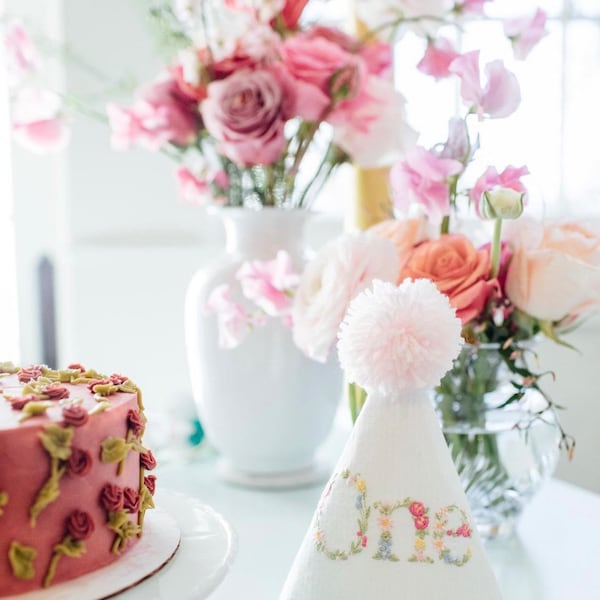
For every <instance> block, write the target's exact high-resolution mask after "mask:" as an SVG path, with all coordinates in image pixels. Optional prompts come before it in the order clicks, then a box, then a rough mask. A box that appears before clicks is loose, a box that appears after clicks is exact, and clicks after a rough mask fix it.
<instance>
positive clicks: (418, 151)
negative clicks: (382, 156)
mask: <svg viewBox="0 0 600 600" xmlns="http://www.w3.org/2000/svg"><path fill="white" fill-rule="evenodd" d="M462 170H463V165H462V164H461V163H460V162H458V161H457V160H454V159H452V158H440V157H439V156H437V155H436V154H435V153H434V152H431V151H429V150H426V149H425V148H423V147H422V146H416V147H415V148H413V149H412V150H410V151H409V152H407V153H406V158H405V159H404V160H403V161H401V162H399V163H396V164H395V165H394V166H393V167H392V170H391V171H390V184H391V186H392V192H393V196H394V204H395V205H396V207H397V208H398V209H400V210H402V211H404V212H406V211H407V210H408V208H409V207H410V205H411V204H412V203H415V202H416V203H418V204H421V205H422V206H424V207H425V209H426V210H427V212H428V214H429V215H431V216H439V215H445V214H448V213H449V211H450V187H449V179H450V177H452V176H453V175H457V174H458V173H460V172H461V171H462Z"/></svg>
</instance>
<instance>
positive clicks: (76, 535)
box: [66, 510, 95, 542]
mask: <svg viewBox="0 0 600 600" xmlns="http://www.w3.org/2000/svg"><path fill="white" fill-rule="evenodd" d="M66 529H67V533H68V534H69V535H70V536H71V537H72V538H73V539H74V540H76V541H78V542H82V541H83V540H86V539H87V538H89V537H90V535H92V533H94V529H95V528H94V521H92V518H91V517H90V515H89V514H88V513H86V512H84V511H81V510H74V511H73V512H72V513H71V514H70V515H69V516H68V518H67V522H66Z"/></svg>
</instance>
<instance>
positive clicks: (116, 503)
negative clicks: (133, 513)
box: [100, 483, 124, 512]
mask: <svg viewBox="0 0 600 600" xmlns="http://www.w3.org/2000/svg"><path fill="white" fill-rule="evenodd" d="M123 502H124V500H123V489H122V488H120V487H119V486H118V485H115V484H114V483H107V484H105V485H104V487H103V488H102V491H101V492H100V504H101V505H102V507H103V508H104V510H105V511H107V512H118V511H120V510H123Z"/></svg>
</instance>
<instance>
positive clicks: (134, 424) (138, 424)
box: [127, 408, 146, 438]
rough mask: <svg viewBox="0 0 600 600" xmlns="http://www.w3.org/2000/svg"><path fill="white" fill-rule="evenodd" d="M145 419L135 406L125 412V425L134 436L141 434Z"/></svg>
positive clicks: (137, 436)
mask: <svg viewBox="0 0 600 600" xmlns="http://www.w3.org/2000/svg"><path fill="white" fill-rule="evenodd" d="M145 421H146V420H145V419H144V416H143V415H142V413H141V412H140V411H139V410H138V409H137V408H130V409H129V411H128V412H127V427H128V429H129V430H130V431H132V432H133V435H134V436H135V437H136V438H139V437H140V435H142V432H143V431H144V424H145Z"/></svg>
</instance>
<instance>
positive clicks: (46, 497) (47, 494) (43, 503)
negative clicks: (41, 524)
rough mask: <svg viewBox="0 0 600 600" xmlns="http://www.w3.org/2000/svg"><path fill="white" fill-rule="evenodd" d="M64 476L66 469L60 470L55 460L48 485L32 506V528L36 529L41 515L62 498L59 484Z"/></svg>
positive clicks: (45, 484) (53, 460) (30, 518)
mask: <svg viewBox="0 0 600 600" xmlns="http://www.w3.org/2000/svg"><path fill="white" fill-rule="evenodd" d="M64 474H65V468H64V467H62V468H59V467H58V461H57V460H56V459H54V458H53V459H52V468H51V471H50V478H49V479H48V480H47V481H46V483H44V485H43V486H42V488H41V489H40V491H39V492H38V494H37V496H36V498H35V500H34V502H33V504H32V505H31V508H30V509H29V521H30V524H31V526H32V527H35V524H36V522H37V518H38V517H39V516H40V513H41V512H42V511H43V510H44V509H45V508H46V507H47V506H48V505H49V504H52V502H54V501H55V500H57V499H58V497H59V496H60V489H59V487H58V484H59V482H60V478H61V477H62V476H63V475H64Z"/></svg>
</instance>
